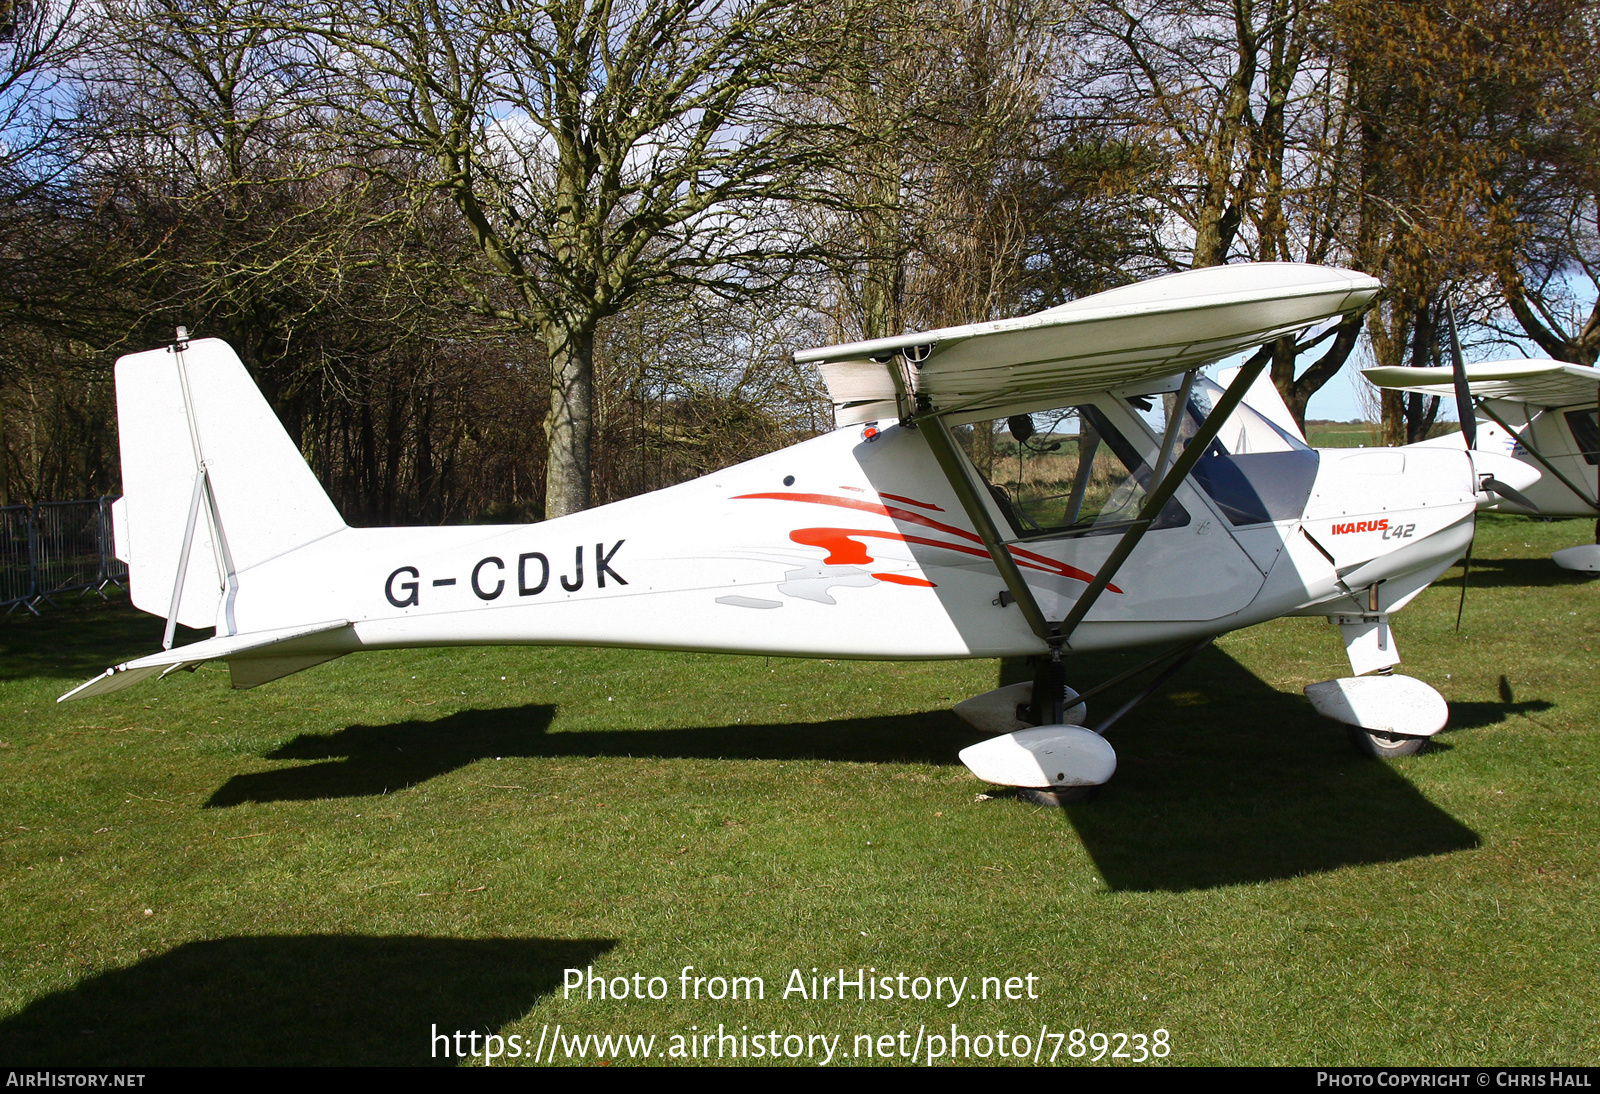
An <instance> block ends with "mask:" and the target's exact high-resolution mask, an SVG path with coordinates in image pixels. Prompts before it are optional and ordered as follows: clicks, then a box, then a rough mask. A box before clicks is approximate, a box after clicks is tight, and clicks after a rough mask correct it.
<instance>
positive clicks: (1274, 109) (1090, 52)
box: [1073, 0, 1361, 422]
mask: <svg viewBox="0 0 1600 1094" xmlns="http://www.w3.org/2000/svg"><path fill="white" fill-rule="evenodd" d="M1325 8H1326V5H1325V4H1322V3H1319V2H1318V0H1216V2H1212V0H1202V2H1199V3H1195V2H1191V0H1093V2H1091V3H1089V4H1087V5H1086V6H1085V8H1084V10H1083V14H1082V17H1081V20H1080V22H1079V23H1078V24H1077V27H1078V31H1079V33H1080V34H1081V36H1082V38H1081V40H1082V42H1083V49H1084V55H1085V62H1084V69H1085V71H1084V78H1083V80H1082V81H1081V84H1080V86H1079V87H1078V88H1077V89H1076V90H1075V91H1074V92H1073V98H1074V99H1075V101H1076V103H1077V110H1078V111H1079V113H1080V115H1081V116H1082V117H1084V118H1096V119H1100V120H1101V121H1102V122H1103V123H1105V124H1108V125H1110V126H1111V127H1113V130H1114V131H1115V132H1118V133H1120V134H1122V135H1123V139H1124V140H1125V141H1126V142H1127V143H1128V144H1129V145H1130V146H1133V147H1137V148H1140V149H1143V150H1144V152H1145V155H1146V157H1147V159H1148V160H1150V161H1152V162H1154V163H1156V164H1159V165H1160V169H1159V170H1158V171H1157V170H1151V171H1148V172H1147V173H1145V174H1144V175H1142V176H1141V177H1140V178H1139V179H1138V180H1137V183H1136V184H1137V185H1139V186H1141V187H1142V190H1143V194H1144V196H1145V198H1146V199H1147V200H1148V201H1149V202H1151V203H1152V205H1153V206H1154V207H1155V208H1157V209H1159V210H1160V215H1161V216H1162V218H1163V219H1164V222H1165V231H1164V239H1163V241H1162V242H1163V248H1162V250H1163V252H1164V258H1165V263H1166V266H1167V268H1168V269H1181V268H1184V267H1188V266H1196V267H1198V266H1214V265H1220V264H1222V263H1224V262H1228V261H1231V260H1234V259H1251V260H1255V261H1298V262H1319V263H1320V262H1330V261H1349V260H1350V258H1351V254H1350V251H1349V249H1348V247H1347V246H1346V243H1345V241H1346V238H1347V237H1346V234H1345V227H1346V224H1347V223H1348V220H1349V217H1350V213H1351V210H1352V208H1353V205H1354V200H1355V182H1356V180H1355V179H1354V178H1353V177H1352V176H1351V173H1350V171H1349V161H1348V156H1347V149H1346V145H1347V144H1348V141H1349V135H1350V122H1349V118H1348V115H1347V114H1346V112H1345V110H1344V103H1343V97H1342V91H1343V83H1342V78H1341V74H1340V72H1339V70H1338V68H1337V66H1336V65H1334V64H1333V63H1332V62H1331V60H1330V58H1329V57H1328V56H1327V54H1326V51H1325V50H1324V49H1323V48H1322V46H1321V39H1322V35H1323V33H1324V31H1325V23H1326V11H1325ZM1360 329H1361V328H1360V323H1359V321H1351V322H1349V323H1345V324H1342V325H1340V326H1339V327H1336V328H1334V329H1333V330H1329V331H1323V332H1316V333H1315V334H1314V335H1313V336H1312V337H1310V338H1308V339H1306V340H1303V341H1300V342H1296V341H1294V340H1292V339H1282V340H1280V341H1279V342H1278V343H1277V344H1276V345H1275V346H1274V347H1273V358H1272V366H1271V371H1272V378H1273V381H1274V383H1275V384H1276V385H1277V387H1278V390H1279V392H1280V393H1281V394H1282V395H1283V398H1284V401H1285V402H1286V403H1287V404H1288V405H1289V408H1290V410H1291V412H1292V413H1293V414H1294V415H1295V418H1296V420H1298V421H1302V422H1303V421H1304V418H1305V407H1306V403H1307V401H1308V400H1309V399H1310V397H1311V396H1312V394H1314V393H1315V392H1316V391H1318V390H1319V389H1320V388H1321V387H1322V386H1323V385H1324V384H1326V383H1327V382H1328V380H1330V379H1332V377H1333V376H1334V375H1335V374H1337V372H1338V371H1339V369H1340V368H1341V367H1343V365H1344V363H1345V361H1346V360H1347V359H1348V357H1349V355H1350V352H1351V350H1352V349H1353V348H1354V347H1355V344H1356V340H1357V338H1358V336H1359V334H1360ZM1312 351H1316V353H1317V356H1316V358H1315V359H1314V360H1312V361H1311V363H1310V364H1305V363H1304V359H1305V355H1306V354H1308V353H1311V352H1312Z"/></svg>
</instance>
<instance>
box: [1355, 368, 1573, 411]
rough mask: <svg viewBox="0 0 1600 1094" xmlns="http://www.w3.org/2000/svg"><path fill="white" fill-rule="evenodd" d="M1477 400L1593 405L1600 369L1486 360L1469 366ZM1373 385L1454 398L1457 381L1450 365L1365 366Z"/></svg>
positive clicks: (1469, 381)
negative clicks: (1434, 366) (1452, 375)
mask: <svg viewBox="0 0 1600 1094" xmlns="http://www.w3.org/2000/svg"><path fill="white" fill-rule="evenodd" d="M1465 371H1466V376H1467V387H1468V388H1469V389H1470V390H1471V392H1472V396H1473V398H1474V399H1501V400H1504V401H1506V402H1511V403H1525V404H1527V405H1528V406H1533V407H1570V406H1594V405H1595V404H1596V403H1597V402H1600V368H1591V367H1589V366H1588V365H1569V364H1567V363H1566V362H1564V361H1529V360H1527V359H1526V358H1517V359H1516V360H1511V361H1483V362H1480V363H1479V364H1476V365H1467V366H1465ZM1361 375H1363V376H1365V377H1366V378H1367V379H1368V380H1369V381H1370V382H1371V383H1372V384H1373V385H1374V386H1376V387H1381V388H1389V389H1391V390H1394V391H1418V392H1421V393H1423V394H1425V395H1439V396H1443V397H1445V398H1454V397H1455V394H1456V389H1455V386H1454V384H1453V382H1452V378H1451V374H1450V370H1449V369H1445V368H1368V369H1362V370H1361Z"/></svg>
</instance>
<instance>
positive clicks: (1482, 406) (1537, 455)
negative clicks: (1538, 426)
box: [1474, 401, 1600, 509]
mask: <svg viewBox="0 0 1600 1094" xmlns="http://www.w3.org/2000/svg"><path fill="white" fill-rule="evenodd" d="M1474 406H1475V409H1477V410H1481V411H1483V412H1484V413H1485V414H1487V415H1489V417H1490V418H1491V419H1493V420H1494V424H1495V425H1497V426H1499V427H1500V428H1501V429H1503V430H1505V431H1506V433H1508V434H1509V435H1511V436H1512V437H1516V438H1517V443H1518V444H1520V445H1522V447H1523V448H1524V449H1525V450H1526V451H1527V453H1528V455H1530V456H1532V457H1533V458H1534V459H1535V460H1537V461H1538V463H1539V466H1540V467H1542V468H1544V469H1545V470H1546V471H1548V472H1550V474H1552V475H1554V476H1555V477H1556V478H1557V479H1558V480H1560V482H1561V485H1563V486H1565V487H1566V488H1567V489H1568V490H1571V491H1572V492H1573V493H1574V494H1576V495H1577V496H1578V497H1580V498H1582V499H1583V503H1584V504H1585V505H1588V506H1591V507H1593V508H1595V509H1600V504H1597V503H1596V502H1595V499H1593V498H1591V497H1590V496H1589V492H1588V491H1587V490H1584V489H1582V488H1580V487H1579V486H1578V484H1577V483H1575V482H1573V481H1572V480H1571V479H1569V478H1567V476H1565V475H1563V474H1562V473H1561V472H1560V471H1558V470H1556V466H1555V464H1553V463H1551V462H1550V461H1549V460H1548V459H1546V458H1545V456H1544V453H1542V452H1540V451H1539V450H1538V449H1537V448H1534V447H1533V446H1532V445H1531V444H1528V443H1527V442H1526V441H1524V440H1522V438H1521V436H1520V435H1519V434H1518V433H1517V431H1516V430H1515V429H1512V428H1511V427H1510V426H1509V425H1507V424H1506V420H1505V419H1504V418H1502V417H1500V415H1498V414H1496V413H1495V412H1494V410H1493V408H1491V407H1490V406H1489V405H1488V402H1487V401H1484V402H1479V403H1475V404H1474ZM1530 432H1531V431H1530Z"/></svg>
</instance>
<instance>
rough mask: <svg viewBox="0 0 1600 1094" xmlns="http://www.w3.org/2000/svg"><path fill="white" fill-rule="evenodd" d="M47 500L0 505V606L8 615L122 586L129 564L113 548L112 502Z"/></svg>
mask: <svg viewBox="0 0 1600 1094" xmlns="http://www.w3.org/2000/svg"><path fill="white" fill-rule="evenodd" d="M115 500H116V499H115V498H97V499H91V500H89V501H45V502H40V503H39V504H37V505H8V506H5V507H4V508H0V608H4V609H5V610H6V612H7V614H9V613H11V612H14V611H16V610H17V608H19V607H22V608H27V609H28V610H29V611H30V612H33V613H34V614H35V615H38V614H39V605H40V604H51V605H55V603H56V602H55V601H54V600H52V599H51V597H54V596H60V595H63V594H66V593H84V592H94V593H99V594H100V595H101V596H104V595H105V589H106V586H107V585H116V586H118V587H124V586H125V585H126V582H127V580H128V567H127V565H126V564H125V563H123V562H122V561H121V560H119V559H118V558H117V556H116V554H115V553H114V552H113V549H112V541H111V503H112V502H113V501H115Z"/></svg>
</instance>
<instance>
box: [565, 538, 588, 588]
mask: <svg viewBox="0 0 1600 1094" xmlns="http://www.w3.org/2000/svg"><path fill="white" fill-rule="evenodd" d="M576 555H577V561H576V562H575V563H574V565H575V566H576V567H577V573H576V575H574V577H573V580H571V581H568V580H567V579H566V578H565V577H563V578H562V579H561V587H562V588H563V589H565V590H567V592H569V593H575V592H577V591H578V590H579V589H581V588H583V548H582V547H579V548H578V550H577V552H576Z"/></svg>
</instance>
